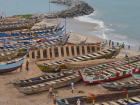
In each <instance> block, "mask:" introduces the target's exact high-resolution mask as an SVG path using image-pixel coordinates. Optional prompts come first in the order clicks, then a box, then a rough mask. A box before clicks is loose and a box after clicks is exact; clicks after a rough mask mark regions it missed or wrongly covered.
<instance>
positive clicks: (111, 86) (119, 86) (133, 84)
mask: <svg viewBox="0 0 140 105" xmlns="http://www.w3.org/2000/svg"><path fill="white" fill-rule="evenodd" d="M102 86H103V87H104V88H106V89H108V90H111V91H122V90H124V89H127V90H135V89H140V80H131V81H127V82H111V83H104V84H102Z"/></svg>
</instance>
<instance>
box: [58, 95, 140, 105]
mask: <svg viewBox="0 0 140 105" xmlns="http://www.w3.org/2000/svg"><path fill="white" fill-rule="evenodd" d="M97 97H98V96H97ZM78 100H79V101H80V104H81V105H140V96H135V97H130V98H129V100H127V99H125V98H122V99H117V100H111V99H110V100H111V101H105V102H98V101H97V102H96V101H95V103H94V104H93V101H92V100H93V98H92V97H88V96H75V97H69V98H63V99H57V100H56V102H57V104H58V105H77V103H78ZM100 100H102V99H100Z"/></svg>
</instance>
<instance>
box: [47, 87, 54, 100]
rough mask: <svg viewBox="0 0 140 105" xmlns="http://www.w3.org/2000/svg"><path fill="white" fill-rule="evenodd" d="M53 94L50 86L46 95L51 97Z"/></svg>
mask: <svg viewBox="0 0 140 105" xmlns="http://www.w3.org/2000/svg"><path fill="white" fill-rule="evenodd" d="M52 96H53V87H52V86H50V88H49V92H48V97H49V98H51V97H52Z"/></svg>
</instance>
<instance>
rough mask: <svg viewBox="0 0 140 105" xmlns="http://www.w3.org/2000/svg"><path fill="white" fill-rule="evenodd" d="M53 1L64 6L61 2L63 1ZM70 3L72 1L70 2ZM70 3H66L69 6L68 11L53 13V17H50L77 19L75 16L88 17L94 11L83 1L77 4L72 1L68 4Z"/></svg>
mask: <svg viewBox="0 0 140 105" xmlns="http://www.w3.org/2000/svg"><path fill="white" fill-rule="evenodd" d="M55 1H57V2H55V3H59V4H60V3H61V4H65V3H64V2H63V0H62V1H60V0H55ZM70 1H72V0H70ZM70 1H69V2H68V4H70V8H69V9H67V10H64V11H61V12H57V13H54V14H53V16H51V17H54V18H56V17H59V18H66V17H69V18H72V17H77V16H83V15H89V14H91V13H93V11H94V9H93V8H92V7H91V6H89V4H88V3H85V2H84V1H79V2H74V1H73V2H70Z"/></svg>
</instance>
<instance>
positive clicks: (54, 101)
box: [53, 94, 56, 105]
mask: <svg viewBox="0 0 140 105" xmlns="http://www.w3.org/2000/svg"><path fill="white" fill-rule="evenodd" d="M53 104H54V105H56V94H53Z"/></svg>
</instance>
